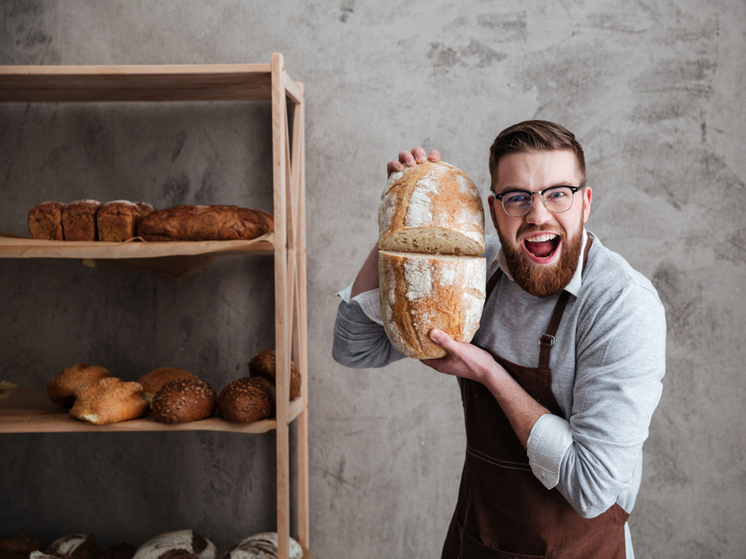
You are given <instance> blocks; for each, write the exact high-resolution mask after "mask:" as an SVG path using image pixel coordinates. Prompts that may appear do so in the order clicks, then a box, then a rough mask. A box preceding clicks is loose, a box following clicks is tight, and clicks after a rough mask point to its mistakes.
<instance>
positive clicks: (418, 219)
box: [378, 161, 484, 256]
mask: <svg viewBox="0 0 746 559" xmlns="http://www.w3.org/2000/svg"><path fill="white" fill-rule="evenodd" d="M378 227H379V243H378V248H379V249H381V250H390V251H401V252H423V253H434V254H435V253H437V254H463V255H471V256H478V255H480V254H482V252H484V207H483V205H482V199H481V198H480V196H479V191H478V190H477V188H476V187H475V186H474V183H473V182H472V181H471V179H470V178H469V177H468V176H467V175H466V174H464V172H463V171H461V170H459V169H457V168H456V167H454V166H453V165H449V164H448V163H443V162H437V163H436V162H431V161H428V162H426V163H421V164H419V165H417V166H415V167H410V168H407V169H405V170H404V171H402V172H398V173H392V174H391V176H390V177H389V180H388V182H387V184H386V189H385V190H384V192H383V195H382V196H381V203H380V206H379V210H378Z"/></svg>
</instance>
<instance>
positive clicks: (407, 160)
mask: <svg viewBox="0 0 746 559" xmlns="http://www.w3.org/2000/svg"><path fill="white" fill-rule="evenodd" d="M428 160H429V161H440V152H438V151H437V150H432V151H430V153H429V154H425V150H424V149H422V148H421V147H416V148H413V149H412V150H411V151H400V152H399V159H398V161H389V162H388V163H387V164H386V175H387V176H389V175H391V173H399V172H401V171H403V170H404V169H406V168H407V167H414V166H415V165H417V164H419V163H424V162H425V161H428Z"/></svg>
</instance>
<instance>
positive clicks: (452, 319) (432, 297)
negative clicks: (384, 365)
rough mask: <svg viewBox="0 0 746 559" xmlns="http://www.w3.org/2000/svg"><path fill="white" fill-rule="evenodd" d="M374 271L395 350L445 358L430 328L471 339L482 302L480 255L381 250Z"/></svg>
mask: <svg viewBox="0 0 746 559" xmlns="http://www.w3.org/2000/svg"><path fill="white" fill-rule="evenodd" d="M378 271H379V277H380V296H381V309H382V312H383V326H384V330H385V331H386V335H387V336H388V338H389V340H390V341H391V343H392V345H393V346H394V347H395V348H396V349H397V350H399V352H401V353H402V354H404V355H406V356H408V357H412V358H414V359H437V358H440V357H445V355H446V351H445V350H444V349H443V348H441V347H440V346H438V345H437V344H435V342H433V341H432V340H431V339H430V330H432V329H433V328H437V329H439V330H442V331H443V332H445V333H446V334H448V335H449V336H451V337H452V338H453V339H454V340H456V341H459V342H470V341H471V339H472V338H473V337H474V334H475V333H476V331H477V329H478V328H479V321H480V319H481V316H482V307H483V306H484V298H485V279H486V278H485V276H486V261H485V259H484V258H481V257H472V256H468V257H464V256H448V255H434V254H406V253H401V252H398V253H393V252H385V251H380V252H379V253H378Z"/></svg>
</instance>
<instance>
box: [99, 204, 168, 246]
mask: <svg viewBox="0 0 746 559" xmlns="http://www.w3.org/2000/svg"><path fill="white" fill-rule="evenodd" d="M154 211H155V208H154V207H153V206H151V205H150V204H147V203H145V202H130V201H129V200H113V201H111V202H106V203H105V204H103V205H102V206H101V207H100V208H99V209H98V212H97V213H96V225H97V227H98V240H99V241H105V242H121V241H126V240H127V239H131V238H133V237H134V236H135V234H136V233H137V226H138V224H139V223H140V221H142V219H143V218H144V217H145V216H146V215H150V214H151V213H153V212H154Z"/></svg>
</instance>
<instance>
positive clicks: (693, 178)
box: [0, 0, 746, 559]
mask: <svg viewBox="0 0 746 559" xmlns="http://www.w3.org/2000/svg"><path fill="white" fill-rule="evenodd" d="M0 13H1V14H2V19H1V21H0V26H2V27H1V29H2V31H1V32H0V63H2V64H130V63H202V62H205V63H224V62H225V63H228V62H269V60H270V56H271V53H272V52H282V53H283V54H284V55H285V59H286V65H287V69H288V71H289V73H290V74H291V76H292V77H293V78H295V79H297V80H301V81H303V82H304V83H305V87H306V101H307V109H306V111H307V112H306V114H307V187H308V216H307V219H308V241H309V251H308V265H309V274H308V275H309V285H308V293H309V331H310V380H311V384H310V409H311V415H310V418H311V422H310V447H311V486H310V490H311V507H312V510H311V536H312V549H313V552H314V556H315V557H323V558H330V559H337V558H343V557H377V556H386V557H418V558H419V557H436V556H438V553H439V549H440V545H441V542H442V539H443V536H444V532H445V528H446V526H447V523H448V520H449V517H450V514H451V510H452V506H453V504H454V501H455V495H456V487H457V482H458V478H459V474H460V468H461V464H462V459H463V447H464V438H463V431H462V424H461V421H462V420H461V409H460V402H459V399H458V394H457V390H456V386H455V381H453V379H451V378H443V377H440V376H439V375H438V374H436V373H434V372H432V371H430V370H427V369H426V368H425V367H423V366H422V365H420V364H418V363H416V362H403V363H399V364H396V365H394V366H391V367H388V368H387V369H385V370H362V371H353V370H348V369H345V368H344V367H341V366H339V365H337V364H335V363H334V362H333V361H332V359H331V356H330V350H331V338H332V323H333V320H334V316H335V312H336V305H337V302H338V299H337V298H336V297H335V292H336V291H338V290H340V289H342V288H343V287H344V286H345V285H347V284H348V283H349V282H350V281H352V279H353V277H354V274H355V272H356V270H357V268H358V267H359V265H360V264H361V263H362V262H363V260H364V258H365V256H366V254H367V253H368V251H369V249H370V247H371V246H372V245H373V243H374V242H375V239H376V236H377V225H376V218H375V215H376V210H377V206H378V200H379V196H380V193H381V191H382V189H383V186H384V183H385V164H386V161H387V160H389V159H392V158H394V157H395V156H396V153H397V152H398V151H399V150H400V149H407V148H411V147H413V146H415V145H423V146H425V147H426V148H428V149H430V148H437V149H439V150H440V151H441V152H442V154H443V158H444V160H446V161H448V162H451V163H453V164H455V165H457V166H459V167H461V168H462V169H464V170H465V171H466V172H467V173H468V174H470V175H471V176H472V178H473V179H474V180H475V182H477V183H478V184H479V185H480V187H481V189H482V192H483V193H485V192H486V188H487V184H488V171H487V148H488V146H489V144H490V142H491V141H492V139H493V138H494V136H495V135H496V134H497V132H498V131H499V130H501V129H502V128H504V127H505V126H507V125H509V124H512V123H514V122H517V121H519V120H523V119H526V118H533V117H537V118H546V119H551V120H555V121H558V122H560V123H562V124H565V125H566V126H568V127H569V128H570V129H572V130H574V131H575V132H576V134H577V135H578V137H579V138H580V140H581V142H582V143H583V144H584V146H585V149H586V156H587V161H588V168H589V170H588V182H589V184H590V185H592V186H593V188H594V201H593V210H592V215H591V219H590V221H589V223H588V228H589V229H590V230H591V231H593V232H594V233H596V234H597V235H598V236H599V237H600V238H601V239H602V240H603V242H604V243H605V244H606V245H607V246H609V247H611V248H612V249H614V250H617V251H618V252H620V253H621V254H622V255H624V256H625V257H626V258H627V259H628V260H629V261H630V262H631V263H632V264H633V265H634V266H635V267H636V268H638V269H639V270H641V271H642V272H643V273H645V274H646V275H647V276H648V277H650V278H651V279H652V280H653V282H654V283H655V285H656V286H657V288H658V289H659V291H660V294H661V297H662V299H663V301H664V303H665V305H666V308H667V313H668V321H669V340H668V349H667V351H668V374H667V376H666V379H665V391H664V395H663V400H662V403H661V405H660V408H659V410H658V412H657V413H656V415H655V417H654V421H653V425H652V428H651V434H650V439H649V441H648V443H647V444H646V448H645V474H644V479H643V486H642V490H641V494H640V497H639V499H638V503H637V507H636V509H635V510H634V512H633V514H632V518H631V521H630V523H631V527H632V531H633V537H634V540H635V544H636V551H637V556H638V557H640V558H643V559H644V558H677V559H681V558H691V559H703V558H715V557H719V558H720V557H722V558H725V557H731V558H736V557H743V549H744V548H746V535H744V534H745V533H744V531H743V525H744V519H745V518H746V490H745V488H746V456H745V454H744V448H745V443H746V434H745V433H746V432H745V430H744V423H745V420H746V417H745V415H746V414H745V413H744V409H745V408H744V396H745V393H746V380H744V376H743V374H742V372H743V361H744V360H745V359H746V345H744V341H743V327H744V316H745V315H746V303H744V290H746V256H745V254H746V221H745V220H744V217H743V216H744V211H745V210H746V189H745V187H744V182H745V181H746V158H745V157H744V151H743V145H744V144H745V143H746V132H744V130H746V110H745V109H746V106H745V102H746V101H745V100H744V93H743V92H744V90H745V89H746V68H745V67H744V64H743V53H744V52H746V4H744V2H743V0H720V1H718V2H708V1H705V0H685V1H680V2H670V1H663V0H650V1H642V2H632V3H630V2H622V1H619V0H616V1H606V0H605V1H602V2H584V1H582V0H568V1H566V2H547V1H546V0H531V1H521V2H512V3H502V2H485V1H482V0H466V1H464V2H458V3H457V2H453V3H445V2H444V3H433V2H426V1H424V0H414V1H412V2H408V3H406V4H404V3H400V2H393V1H390V0H389V1H379V2H360V1H358V2H355V1H354V0H341V1H339V2H336V3H335V2H322V1H318V0H312V1H305V0H304V1H302V0H291V1H285V0H280V1H279V2H278V1H277V0H272V1H269V0H257V1H254V2H239V1H235V0H232V1H211V2H196V1H192V0H189V1H183V2H140V1H126V2H125V1H116V2H115V1H110V2H95V1H92V0H91V1H72V0H71V1H67V2H63V1H10V0H3V2H2V3H0ZM268 132H269V120H268V117H267V113H266V107H261V106H258V107H257V106H252V107H246V106H245V105H243V104H224V105H208V106H202V105H195V104H177V105H159V106H152V105H134V106H123V105H96V106H69V105H44V106H42V105H13V106H5V107H0V200H1V201H2V203H0V229H4V230H6V231H10V232H13V233H17V234H25V233H26V229H25V217H26V212H27V210H28V209H29V208H30V207H32V206H33V205H35V204H36V203H38V202H41V201H43V200H47V199H60V200H63V201H71V200H75V199H78V198H83V197H94V198H98V199H101V200H108V199H117V198H127V199H144V200H147V201H150V202H152V203H154V204H156V205H160V206H161V207H165V206H167V205H170V204H177V203H235V204H240V205H247V206H255V207H262V208H265V209H267V208H269V207H270V205H271V198H270V196H269V193H268V192H269V190H268V189H269V180H270V179H269V177H270V172H269V167H268V158H269V157H270V146H269V143H268V142H267V141H266V140H265V138H266V136H267V134H268ZM271 274H272V266H271V261H270V260H269V259H268V258H264V257H259V258H253V259H244V258H226V259H222V260H220V261H219V262H217V263H216V264H214V265H213V266H211V267H209V268H208V269H206V270H204V271H202V272H200V273H199V274H198V275H196V276H194V277H193V278H191V279H190V280H188V281H186V282H184V283H173V282H170V281H168V280H166V279H163V278H160V277H157V276H150V275H146V274H139V273H134V272H126V271H115V270H110V269H101V268H94V269H89V268H84V267H83V266H81V265H80V263H78V262H73V261H11V260H5V261H2V262H0V308H1V309H2V311H1V314H0V316H1V318H0V378H2V379H6V380H10V381H13V382H16V383H19V384H22V385H24V386H27V387H29V388H37V389H38V388H42V387H43V386H44V384H45V383H46V380H47V379H48V378H50V377H51V376H54V375H55V374H57V373H58V372H59V370H60V369H61V368H62V367H64V366H67V365H69V364H72V363H75V362H78V361H81V360H90V361H92V362H97V363H100V364H103V365H107V366H109V367H110V368H111V369H112V370H114V371H116V372H117V373H118V374H120V375H121V376H123V377H127V378H129V379H132V378H137V376H139V375H140V374H142V372H144V371H146V370H148V367H150V366H152V365H156V364H157V365H158V366H160V365H161V364H174V365H177V366H182V367H184V368H192V369H194V370H195V372H199V373H200V374H201V375H203V376H204V378H205V379H206V380H208V381H209V382H211V383H213V384H214V385H215V386H216V387H222V385H224V384H225V383H226V382H227V381H228V380H230V379H232V378H235V377H236V376H240V375H242V374H244V370H245V367H246V362H247V360H248V359H249V358H250V357H251V356H252V355H253V354H254V353H256V352H258V351H260V350H262V349H265V348H266V347H267V346H268V345H271V343H272V339H273V335H274V333H273V331H272V324H271V322H272V302H271V282H269V281H268V280H269V278H270V277H271ZM273 451H274V440H273V437H272V436H271V435H267V436H258V437H239V436H235V435H230V434H211V433H183V434H177V435H167V434H137V435H130V434H110V435H104V434H90V435H89V434H85V435H83V434H75V435H8V436H3V437H0V472H2V476H0V496H1V497H0V502H2V506H0V527H1V529H0V532H15V531H22V532H25V533H28V534H29V535H32V536H35V537H37V538H39V539H41V540H42V541H44V542H47V541H49V539H50V538H52V537H56V536H58V535H62V534H65V533H70V532H73V531H84V532H92V533H94V534H95V535H96V536H97V538H98V539H99V540H100V542H101V543H102V544H103V545H106V544H109V543H117V542H119V541H129V542H130V543H132V544H135V545H137V544H139V543H141V542H142V541H144V540H145V539H147V538H148V537H150V536H152V535H154V534H156V533H158V532H160V531H165V530H169V529H179V528H185V527H191V528H194V529H195V530H197V531H200V532H202V533H204V534H205V535H208V536H209V537H212V538H213V539H214V540H215V541H216V543H217V544H218V547H219V548H221V550H222V549H225V548H226V547H227V546H229V545H231V544H232V543H234V542H235V541H236V540H237V539H239V538H240V537H243V536H244V535H247V534H250V533H253V532H255V531H260V530H268V529H273V528H274V512H275V509H274V493H273V489H272V486H273V484H274V474H273V464H274V461H273V460H274V459H273Z"/></svg>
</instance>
